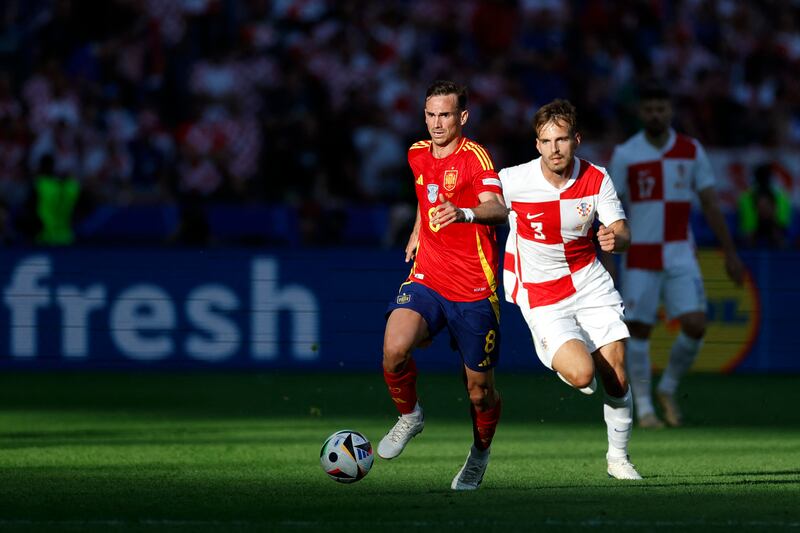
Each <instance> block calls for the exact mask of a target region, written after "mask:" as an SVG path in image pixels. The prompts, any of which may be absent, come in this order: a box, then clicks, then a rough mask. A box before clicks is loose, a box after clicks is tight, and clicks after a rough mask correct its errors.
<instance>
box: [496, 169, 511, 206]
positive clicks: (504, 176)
mask: <svg viewBox="0 0 800 533" xmlns="http://www.w3.org/2000/svg"><path fill="white" fill-rule="evenodd" d="M497 177H498V179H499V180H500V184H501V187H502V189H503V199H504V200H505V202H506V207H508V208H509V209H511V199H510V198H509V196H511V195H510V194H508V192H509V191H508V185H507V184H508V169H505V168H504V169H501V170H500V172H499V173H498V175H497Z"/></svg>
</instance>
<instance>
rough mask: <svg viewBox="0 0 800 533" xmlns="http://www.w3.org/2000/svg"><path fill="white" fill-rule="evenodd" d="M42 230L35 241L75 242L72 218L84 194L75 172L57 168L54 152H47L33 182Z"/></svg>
mask: <svg viewBox="0 0 800 533" xmlns="http://www.w3.org/2000/svg"><path fill="white" fill-rule="evenodd" d="M33 188H34V198H35V209H36V215H37V217H38V219H39V224H40V225H39V232H38V234H37V236H36V242H37V243H39V244H44V245H48V246H66V245H69V244H72V243H74V242H75V232H74V230H73V221H74V217H75V211H76V207H77V205H78V201H79V199H80V196H81V184H80V182H78V180H76V179H75V178H73V177H72V176H65V175H59V174H57V173H56V172H55V161H54V159H53V156H52V155H49V154H48V155H45V156H43V157H42V159H41V161H40V163H39V172H38V173H37V175H36V179H35V180H34V183H33Z"/></svg>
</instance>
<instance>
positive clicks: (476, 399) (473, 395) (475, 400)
mask: <svg viewBox="0 0 800 533" xmlns="http://www.w3.org/2000/svg"><path fill="white" fill-rule="evenodd" d="M467 392H468V393H469V401H470V402H471V403H472V405H474V406H475V408H476V409H477V410H478V411H483V410H485V409H491V408H492V407H494V405H495V403H497V392H496V391H495V389H494V388H493V387H491V386H490V385H486V384H475V383H468V384H467Z"/></svg>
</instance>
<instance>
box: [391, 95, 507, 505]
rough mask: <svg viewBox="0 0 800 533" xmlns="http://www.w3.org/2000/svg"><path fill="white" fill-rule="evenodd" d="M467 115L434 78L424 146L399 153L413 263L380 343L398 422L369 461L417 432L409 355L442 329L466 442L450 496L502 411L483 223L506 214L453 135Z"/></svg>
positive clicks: (477, 467) (477, 472)
mask: <svg viewBox="0 0 800 533" xmlns="http://www.w3.org/2000/svg"><path fill="white" fill-rule="evenodd" d="M468 117H469V112H468V111H467V92H466V89H465V88H464V87H463V86H460V85H458V84H455V83H453V82H449V81H437V82H434V83H433V84H432V85H431V86H430V87H429V88H428V90H427V93H426V95H425V124H426V125H427V128H428V132H429V134H430V140H425V141H420V142H417V143H415V144H413V145H412V146H411V148H410V149H409V151H408V162H409V165H410V166H411V170H412V172H413V176H414V183H415V188H416V193H417V201H418V205H417V220H416V223H415V224H414V230H413V231H412V233H411V237H410V238H409V241H408V245H407V246H406V262H408V261H410V260H412V259H413V260H414V264H413V267H412V269H411V273H410V275H409V277H408V279H407V280H406V281H405V282H404V283H403V284H402V285H401V286H400V290H399V291H398V294H397V296H396V298H395V299H394V301H392V302H391V303H390V305H389V307H388V309H387V311H386V316H387V320H386V331H385V334H384V341H383V371H384V374H383V375H384V379H385V381H386V385H387V386H388V388H389V393H390V395H391V397H392V400H393V401H394V402H395V405H396V407H397V410H398V411H399V412H400V416H399V418H398V421H397V423H396V424H395V425H394V427H392V429H391V430H389V432H388V433H387V434H386V436H385V437H384V438H383V439H382V440H381V442H380V443H379V444H378V455H379V456H380V457H382V458H384V459H393V458H394V457H397V456H398V455H400V453H401V452H402V451H403V448H405V446H406V444H407V443H408V442H409V441H410V440H411V438H413V437H414V436H415V435H417V434H418V433H419V432H421V431H422V428H423V425H424V416H423V412H422V408H421V407H420V404H419V401H418V398H417V391H416V377H417V367H416V364H415V362H414V358H413V357H412V355H411V352H412V350H413V349H414V348H418V347H424V346H425V345H426V344H428V343H429V342H430V340H431V339H432V338H433V337H434V336H435V335H436V334H438V333H439V332H440V331H442V330H443V329H444V328H445V327H446V328H447V330H448V331H449V333H450V340H451V346H453V348H454V349H455V350H457V351H458V352H459V353H460V355H461V359H462V361H463V363H464V369H463V377H464V382H465V384H466V388H467V391H468V393H469V398H470V402H471V403H470V411H471V414H472V425H473V438H474V443H473V445H472V448H471V449H470V453H469V455H468V456H467V460H466V462H465V463H464V465H463V466H462V468H461V470H460V471H459V472H458V474H456V476H455V478H454V479H453V482H452V484H451V488H452V489H453V490H474V489H477V488H478V487H479V486H480V484H481V481H482V480H483V475H484V473H485V471H486V466H487V465H488V462H489V447H490V446H491V443H492V437H493V436H494V432H495V428H496V427H497V422H498V420H499V418H500V406H501V402H500V395H499V393H498V392H497V390H496V389H495V383H494V370H493V368H494V366H495V365H496V364H497V361H498V358H499V355H500V329H499V327H498V321H499V313H500V308H499V300H498V297H497V294H496V289H497V264H498V255H497V254H498V251H497V240H496V237H495V231H494V228H493V227H491V225H495V224H502V223H504V222H505V221H506V219H507V214H508V211H507V209H506V207H505V202H504V200H503V195H502V190H501V185H500V179H499V178H498V176H497V172H496V171H495V168H494V164H493V162H492V159H491V157H490V156H489V154H488V152H487V151H486V150H485V149H484V148H483V147H482V146H481V145H479V144H477V143H475V142H473V141H471V140H469V139H467V138H466V137H464V136H462V129H463V127H464V125H465V124H466V123H467V118H468Z"/></svg>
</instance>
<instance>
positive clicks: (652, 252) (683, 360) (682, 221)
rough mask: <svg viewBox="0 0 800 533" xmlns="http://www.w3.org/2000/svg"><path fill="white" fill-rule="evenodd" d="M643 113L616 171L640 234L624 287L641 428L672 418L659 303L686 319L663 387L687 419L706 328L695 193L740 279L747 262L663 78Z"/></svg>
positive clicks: (644, 98)
mask: <svg viewBox="0 0 800 533" xmlns="http://www.w3.org/2000/svg"><path fill="white" fill-rule="evenodd" d="M639 117H640V119H641V122H642V125H643V129H642V130H641V131H639V132H638V133H637V134H635V135H634V136H633V137H631V138H630V139H628V140H626V141H625V142H624V143H622V144H620V145H618V146H617V147H616V148H615V149H614V153H613V155H612V157H611V162H610V164H609V171H610V173H611V178H612V179H613V180H614V184H615V186H616V188H617V191H618V192H619V194H620V197H621V198H622V199H623V200H624V201H625V202H626V211H627V213H628V217H629V220H630V224H631V233H632V242H631V247H630V249H629V250H628V253H627V254H626V257H625V260H624V268H623V269H622V279H621V287H620V288H621V291H622V294H623V296H624V299H625V319H626V322H627V324H628V329H629V330H630V333H631V337H630V338H629V339H628V341H627V354H628V357H627V359H628V372H629V374H630V377H631V386H632V388H633V397H634V402H635V404H636V415H637V418H638V422H639V425H640V426H641V427H648V428H660V427H663V425H664V423H663V422H662V421H661V420H660V419H659V418H658V417H657V416H656V413H655V409H654V405H653V399H652V394H651V365H650V340H649V339H650V334H651V332H652V329H653V324H654V323H655V321H656V316H657V315H656V312H657V310H658V306H659V304H660V303H662V302H663V304H664V307H665V310H666V313H667V316H668V317H669V318H676V319H677V320H678V322H679V323H680V333H679V334H678V336H677V338H676V339H675V342H674V343H673V345H672V348H671V350H670V355H669V363H668V364H667V367H666V369H665V370H664V373H663V374H662V376H661V380H660V381H659V383H658V387H657V388H656V398H657V399H658V401H659V403H660V405H661V408H662V412H663V415H664V420H665V421H666V422H667V424H669V425H671V426H680V425H681V424H682V421H683V417H682V415H681V411H680V408H679V406H678V404H677V402H676V400H675V395H676V390H677V388H678V384H679V382H680V379H681V377H682V376H683V375H684V374H685V373H686V372H687V371H688V370H689V368H690V367H691V366H692V363H693V362H694V360H695V358H696V357H697V353H698V352H699V350H700V346H701V344H702V340H703V336H704V334H705V331H706V296H705V291H704V288H703V280H702V276H701V272H700V267H699V265H698V263H697V259H696V257H695V250H694V242H693V238H692V234H691V227H690V226H689V214H690V211H691V205H692V204H691V203H692V200H693V198H694V196H695V195H696V196H697V197H698V198H699V200H700V206H701V207H702V210H703V213H704V214H705V217H706V220H707V221H708V224H709V226H710V227H711V229H712V230H713V232H714V235H716V237H717V239H718V240H719V242H720V244H721V246H722V251H723V253H724V254H725V269H726V271H727V273H728V276H729V277H730V278H731V279H732V280H733V281H735V282H736V283H739V284H740V283H741V282H742V278H743V275H744V267H743V266H742V263H741V261H740V260H739V257H738V256H737V254H736V248H735V246H734V244H733V239H732V238H731V235H730V232H729V231H728V226H727V224H726V222H725V219H724V217H723V215H722V213H721V212H720V209H719V205H718V202H717V195H716V192H715V189H714V176H713V173H712V169H711V164H710V162H709V160H708V157H707V156H706V153H705V150H704V149H703V147H702V145H701V144H700V143H699V142H698V141H697V140H696V139H693V138H691V137H688V136H685V135H681V134H678V133H676V132H675V131H674V130H673V129H672V128H671V127H670V124H671V121H672V104H671V102H670V96H669V93H668V92H667V90H666V89H665V88H664V86H663V85H660V84H657V83H653V82H649V83H647V84H645V85H644V86H643V87H642V89H641V91H640V94H639ZM606 259H608V258H606ZM606 263H607V264H608V261H607V260H606Z"/></svg>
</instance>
